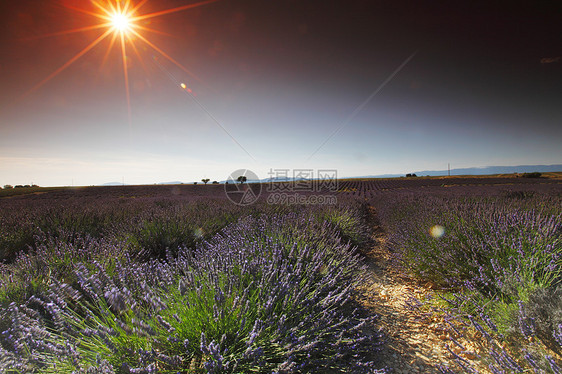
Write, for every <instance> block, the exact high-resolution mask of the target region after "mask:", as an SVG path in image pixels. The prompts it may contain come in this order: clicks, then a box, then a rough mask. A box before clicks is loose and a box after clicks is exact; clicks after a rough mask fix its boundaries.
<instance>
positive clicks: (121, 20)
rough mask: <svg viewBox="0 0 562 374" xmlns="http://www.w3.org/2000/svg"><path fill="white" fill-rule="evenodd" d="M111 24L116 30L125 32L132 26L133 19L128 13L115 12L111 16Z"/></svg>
mask: <svg viewBox="0 0 562 374" xmlns="http://www.w3.org/2000/svg"><path fill="white" fill-rule="evenodd" d="M111 25H112V26H113V28H114V29H115V30H116V31H120V32H127V31H129V29H130V28H131V27H132V26H133V21H132V19H131V16H130V15H128V14H125V13H115V14H113V16H111Z"/></svg>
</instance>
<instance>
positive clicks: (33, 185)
mask: <svg viewBox="0 0 562 374" xmlns="http://www.w3.org/2000/svg"><path fill="white" fill-rule="evenodd" d="M31 187H33V188H37V187H39V186H38V185H36V184H32V185H31Z"/></svg>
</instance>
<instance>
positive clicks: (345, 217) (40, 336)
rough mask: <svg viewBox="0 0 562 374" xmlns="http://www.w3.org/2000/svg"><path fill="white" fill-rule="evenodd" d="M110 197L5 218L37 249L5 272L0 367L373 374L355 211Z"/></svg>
mask: <svg viewBox="0 0 562 374" xmlns="http://www.w3.org/2000/svg"><path fill="white" fill-rule="evenodd" d="M107 201H108V203H107V204H100V202H99V201H98V202H97V203H96V204H95V203H93V201H92V202H91V205H89V207H90V208H91V209H92V210H88V209H85V210H83V211H82V212H83V213H84V215H85V217H83V218H80V212H81V210H78V208H77V207H76V205H74V204H70V205H68V206H65V207H63V208H58V210H57V209H52V208H51V207H49V206H48V204H38V206H37V207H36V210H32V209H27V211H32V214H31V215H30V216H29V217H28V219H27V221H25V222H27V223H25V224H23V225H21V224H16V222H15V221H17V220H15V219H14V217H8V218H6V216H5V215H4V216H3V219H5V220H6V221H8V222H12V224H13V226H12V227H13V228H14V229H15V231H16V232H17V231H18V230H20V232H32V233H33V240H32V241H31V242H30V243H31V244H28V245H27V246H26V247H25V248H20V250H19V251H18V252H17V254H16V255H15V256H13V257H12V258H11V259H10V261H9V263H7V264H5V265H2V267H1V268H0V289H1V291H0V302H1V303H2V305H3V306H4V307H3V309H2V312H1V313H0V350H1V352H0V353H1V355H0V356H1V357H2V358H1V359H0V371H2V372H8V373H20V372H26V373H27V372H41V373H156V372H159V373H166V372H170V373H172V372H173V373H177V372H185V373H188V372H189V373H197V372H201V373H219V372H221V373H222V372H224V373H235V372H239V373H241V372H244V373H249V372H256V373H259V372H263V373H266V372H267V373H270V372H278V373H291V372H326V371H331V372H376V371H377V370H376V369H375V366H376V358H377V350H378V346H379V345H380V344H381V337H380V333H379V331H378V329H376V327H375V325H374V321H373V316H369V315H368V314H367V313H364V312H363V311H362V310H361V308H358V307H357V305H356V303H355V302H354V288H355V286H356V285H357V283H358V282H360V281H361V279H362V274H363V268H362V265H361V260H360V257H359V255H358V253H356V249H355V248H352V247H351V243H352V242H353V240H352V239H353V238H355V239H354V240H358V238H363V237H365V233H359V232H354V229H353V227H354V226H353V225H351V224H349V222H356V223H358V224H357V225H356V231H359V230H362V229H364V226H363V225H361V224H359V223H360V222H361V219H362V218H361V217H362V216H361V213H359V211H357V210H354V209H353V207H341V208H340V207H332V208H330V207H309V208H307V209H305V210H304V211H303V209H302V208H301V207H294V208H288V207H285V208H280V209H279V208H275V207H269V206H263V205H261V206H260V205H258V206H256V207H254V208H253V209H252V210H249V211H248V210H246V211H242V210H240V209H239V208H237V207H236V208H232V207H230V206H227V205H226V204H224V203H221V202H220V201H216V202H208V201H205V202H196V203H189V204H181V203H180V204H177V203H178V201H175V200H170V201H171V203H169V202H167V201H166V200H158V201H143V202H142V203H140V202H138V201H134V202H126V203H123V204H124V205H123V206H121V207H120V208H121V209H117V208H113V206H114V202H115V200H112V199H108V200H107ZM143 204H144V205H143ZM14 205H17V204H16V203H14ZM87 207H88V206H87ZM94 207H96V209H97V210H95V209H94ZM123 208H125V209H123ZM296 210H301V211H302V212H301V213H296V212H295V211H296ZM46 212H49V213H46ZM264 213H267V214H264ZM44 214H47V217H44V216H43V215H44ZM340 215H341V217H340ZM53 217H54V218H53ZM327 217H330V219H329V220H328V219H327ZM38 222H48V223H47V224H43V225H42V226H41V225H37V223H38ZM2 230H3V232H8V231H9V230H8V229H6V226H3V227H2ZM12 243H15V242H12Z"/></svg>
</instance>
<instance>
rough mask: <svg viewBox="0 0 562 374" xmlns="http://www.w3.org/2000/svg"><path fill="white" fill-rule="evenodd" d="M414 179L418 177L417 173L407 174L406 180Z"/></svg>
mask: <svg viewBox="0 0 562 374" xmlns="http://www.w3.org/2000/svg"><path fill="white" fill-rule="evenodd" d="M413 177H417V175H416V174H415V173H411V174H410V173H408V174H406V178H413Z"/></svg>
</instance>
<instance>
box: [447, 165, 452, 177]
mask: <svg viewBox="0 0 562 374" xmlns="http://www.w3.org/2000/svg"><path fill="white" fill-rule="evenodd" d="M447 170H448V171H449V176H451V163H450V162H449V163H448V164H447Z"/></svg>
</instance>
